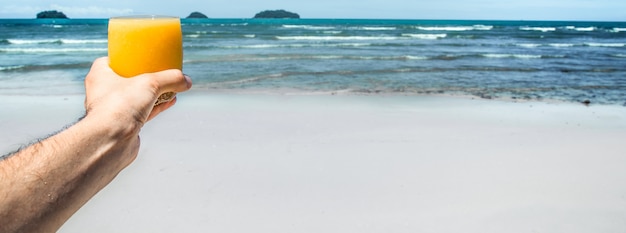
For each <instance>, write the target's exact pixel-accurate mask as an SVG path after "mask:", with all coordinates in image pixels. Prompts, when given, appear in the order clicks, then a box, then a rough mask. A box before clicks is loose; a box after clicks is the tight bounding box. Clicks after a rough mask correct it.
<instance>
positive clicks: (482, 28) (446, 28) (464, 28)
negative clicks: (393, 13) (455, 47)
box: [415, 25, 493, 31]
mask: <svg viewBox="0 0 626 233" xmlns="http://www.w3.org/2000/svg"><path fill="white" fill-rule="evenodd" d="M415 28H417V29H419V30H423V31H472V30H478V31H489V30H491V29H493V26H490V25H473V26H443V27H424V26H417V27H415Z"/></svg>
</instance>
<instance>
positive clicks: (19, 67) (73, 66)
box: [0, 62, 91, 72]
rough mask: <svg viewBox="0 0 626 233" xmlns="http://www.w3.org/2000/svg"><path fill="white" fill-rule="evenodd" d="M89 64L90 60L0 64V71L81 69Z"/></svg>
mask: <svg viewBox="0 0 626 233" xmlns="http://www.w3.org/2000/svg"><path fill="white" fill-rule="evenodd" d="M89 66H91V63H90V62H81V63H68V64H52V65H15V66H0V71H5V72H13V71H18V72H32V71H50V70H67V69H83V68H87V67H89Z"/></svg>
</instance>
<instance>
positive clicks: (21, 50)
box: [0, 48, 107, 53]
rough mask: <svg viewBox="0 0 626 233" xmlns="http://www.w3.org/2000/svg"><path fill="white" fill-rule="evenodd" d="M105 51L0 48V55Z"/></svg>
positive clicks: (89, 49) (101, 50)
mask: <svg viewBox="0 0 626 233" xmlns="http://www.w3.org/2000/svg"><path fill="white" fill-rule="evenodd" d="M106 51H107V48H0V53H79V52H89V53H91V52H106Z"/></svg>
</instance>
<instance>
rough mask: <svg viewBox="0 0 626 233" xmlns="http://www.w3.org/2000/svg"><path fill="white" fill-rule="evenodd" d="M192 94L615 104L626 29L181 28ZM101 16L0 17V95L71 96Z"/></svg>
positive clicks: (474, 23)
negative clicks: (452, 97) (428, 97)
mask: <svg viewBox="0 0 626 233" xmlns="http://www.w3.org/2000/svg"><path fill="white" fill-rule="evenodd" d="M181 21H182V30H183V38H184V39H183V46H184V62H183V72H184V73H186V74H188V75H189V76H191V77H192V79H193V81H194V87H193V88H194V89H196V90H206V91H213V92H236V93H246V92H251V93H270V94H271V93H277V94H285V93H296V94H298V93H300V94H322V95H461V96H472V97H476V98H485V99H506V100H531V101H565V102H579V103H582V102H585V103H591V104H604V105H621V106H626V22H573V21H492V20H384V19H182V20H181ZM107 22H108V20H107V19H65V20H61V19H0V95H62V94H82V93H84V90H83V79H84V76H85V74H87V72H88V71H89V68H90V65H91V62H92V61H93V60H94V59H96V58H98V57H102V56H106V55H107Z"/></svg>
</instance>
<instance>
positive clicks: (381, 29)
mask: <svg viewBox="0 0 626 233" xmlns="http://www.w3.org/2000/svg"><path fill="white" fill-rule="evenodd" d="M348 29H352V30H363V31H393V30H396V29H398V28H396V27H349V28H348Z"/></svg>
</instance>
